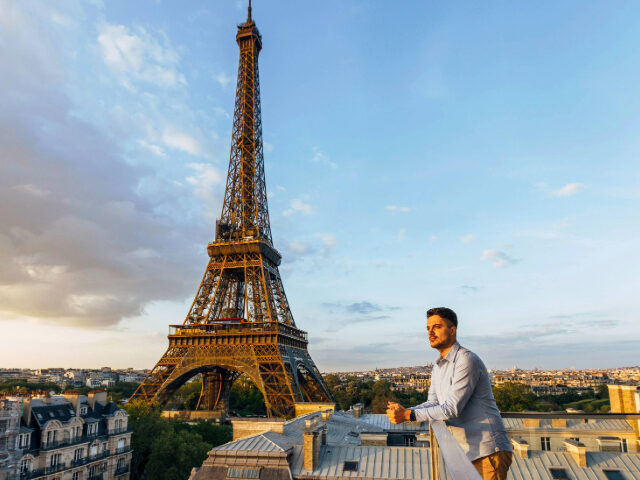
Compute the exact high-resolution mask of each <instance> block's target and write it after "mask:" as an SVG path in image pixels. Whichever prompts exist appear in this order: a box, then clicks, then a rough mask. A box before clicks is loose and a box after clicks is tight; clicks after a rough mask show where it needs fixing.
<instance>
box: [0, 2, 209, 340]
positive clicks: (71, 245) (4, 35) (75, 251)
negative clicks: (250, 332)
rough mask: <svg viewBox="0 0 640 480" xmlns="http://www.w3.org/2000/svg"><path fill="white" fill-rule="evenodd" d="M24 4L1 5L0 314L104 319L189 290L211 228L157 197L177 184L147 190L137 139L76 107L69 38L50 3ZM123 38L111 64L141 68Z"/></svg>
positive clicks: (62, 320)
mask: <svg viewBox="0 0 640 480" xmlns="http://www.w3.org/2000/svg"><path fill="white" fill-rule="evenodd" d="M22 5H23V4H22V3H12V2H9V3H8V5H6V4H5V7H6V8H5V7H3V8H5V10H4V11H3V15H2V16H0V44H2V45H11V49H9V50H10V52H7V51H6V49H5V51H3V52H1V53H0V57H1V58H2V62H0V65H1V67H0V68H2V70H3V72H4V74H2V75H0V89H1V90H2V92H3V95H1V96H0V145H2V151H3V152H2V174H0V263H1V264H2V266H3V267H2V269H0V319H2V320H11V319H16V318H20V319H25V318H26V319H29V318H33V319H37V320H38V321H39V322H42V323H51V324H65V325H71V326H76V327H83V328H97V327H105V326H109V325H115V324H118V323H119V322H120V321H121V320H122V319H123V318H129V317H136V316H138V315H140V314H141V313H142V312H143V311H144V310H145V308H147V306H148V305H150V304H151V303H153V302H157V301H161V300H169V301H176V300H179V301H181V300H183V299H184V298H185V297H187V296H190V295H192V294H193V293H194V289H195V288H196V287H197V281H198V280H197V279H198V277H199V275H200V274H201V272H200V268H201V267H202V266H203V265H202V263H201V262H200V261H199V260H198V258H197V257H196V255H195V253H194V252H197V251H198V247H201V245H199V244H198V243H197V242H196V243H194V242H195V240H194V239H198V238H201V237H204V236H205V231H204V229H203V228H202V227H200V226H199V225H198V224H190V223H188V221H187V220H186V219H185V218H184V216H182V217H180V216H176V217H170V216H169V215H168V214H166V213H162V211H161V209H160V208H158V205H160V204H162V203H163V202H166V204H169V205H174V204H177V203H179V201H180V195H179V194H178V192H177V191H176V189H175V188H173V187H172V184H171V183H169V182H168V183H166V184H163V186H165V187H166V188H164V189H163V191H162V194H161V195H159V201H158V203H156V202H151V201H149V200H148V198H146V197H144V196H142V195H141V193H140V191H141V185H144V184H145V183H146V182H149V181H150V180H152V181H155V182H157V181H159V180H157V178H156V177H155V172H151V171H149V170H147V169H142V168H138V167H136V166H133V165H132V164H131V163H129V162H128V161H127V159H125V158H123V156H122V153H121V152H123V151H124V150H125V149H124V148H123V146H124V145H126V144H130V143H135V142H136V139H135V138H133V137H132V136H126V135H124V136H121V135H113V132H112V131H111V130H109V126H108V125H103V126H101V127H96V126H95V125H93V124H92V123H90V122H89V121H88V120H85V119H83V118H82V116H81V115H79V114H78V110H77V109H76V105H74V102H73V99H72V98H71V97H70V95H71V94H72V93H73V89H71V88H69V85H73V83H70V74H71V72H70V71H68V70H67V69H66V67H65V65H66V64H67V62H69V61H70V60H69V58H67V57H65V55H67V56H71V55H72V54H73V53H75V52H74V49H73V48H70V47H71V46H72V45H71V43H70V41H69V40H68V38H67V37H65V38H62V37H59V36H57V35H58V34H57V33H55V32H56V31H57V30H56V31H53V30H47V26H48V25H49V23H47V21H46V19H47V18H48V13H47V12H46V8H42V9H39V10H38V11H37V12H35V13H34V14H33V15H31V14H29V15H27V14H23V12H22V11H21V10H20V7H21V6H22ZM43 32H44V33H43ZM65 32H66V30H65ZM119 32H120V33H122V30H119ZM107 33H109V32H107ZM111 33H114V32H111ZM125 34H126V32H125ZM60 35H62V34H60ZM130 36H131V35H130ZM44 38H46V41H43V39H44ZM130 40H131V39H130ZM105 41H106V40H105ZM131 41H134V43H135V40H131ZM107 44H108V42H107ZM118 45H119V44H115V45H111V47H113V48H116V47H117V46H118ZM119 48H120V50H119V54H120V55H121V57H110V61H112V65H113V66H114V67H115V66H116V65H118V62H122V64H121V66H122V67H123V68H125V67H126V68H125V77H126V78H128V79H131V78H136V75H138V74H140V75H144V74H146V73H145V72H147V71H148V70H145V68H146V66H145V65H143V64H140V65H139V67H140V68H138V66H136V64H135V62H132V60H131V59H130V58H128V57H127V56H126V54H127V53H131V52H135V51H136V48H137V47H135V48H134V46H131V45H129V46H126V45H125V46H122V45H120V47H119ZM127 48H130V50H127ZM131 49H132V50H131ZM160 53H161V54H164V53H165V52H160ZM147 54H148V52H146V50H144V49H143V53H142V54H141V55H142V58H143V59H145V58H146V55H147ZM114 55H115V53H114ZM167 55H168V54H167ZM165 60H166V59H165ZM158 61H159V60H158ZM127 62H129V63H127ZM168 63H171V62H168ZM7 72H11V74H10V75H9V74H7ZM90 73H91V72H87V75H89V74H90ZM101 73H102V72H100V73H95V75H100V74H101ZM96 83H97V82H96Z"/></svg>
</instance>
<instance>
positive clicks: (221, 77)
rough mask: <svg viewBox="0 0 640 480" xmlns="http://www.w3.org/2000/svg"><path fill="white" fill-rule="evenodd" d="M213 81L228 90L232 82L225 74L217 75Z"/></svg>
mask: <svg viewBox="0 0 640 480" xmlns="http://www.w3.org/2000/svg"><path fill="white" fill-rule="evenodd" d="M213 79H214V80H215V81H216V82H218V83H219V84H220V86H221V87H222V88H227V85H229V83H230V82H231V77H230V76H229V75H227V74H226V73H225V72H220V73H217V74H215V75H214V76H213Z"/></svg>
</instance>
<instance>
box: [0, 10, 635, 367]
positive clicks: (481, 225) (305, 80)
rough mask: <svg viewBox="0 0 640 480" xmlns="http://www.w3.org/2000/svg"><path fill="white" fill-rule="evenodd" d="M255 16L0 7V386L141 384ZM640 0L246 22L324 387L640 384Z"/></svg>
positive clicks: (209, 207) (155, 352) (174, 299)
mask: <svg viewBox="0 0 640 480" xmlns="http://www.w3.org/2000/svg"><path fill="white" fill-rule="evenodd" d="M245 9H246V2H239V1H238V2H228V1H225V2H223V1H221V0H219V1H214V2H205V1H200V2H190V3H189V4H188V5H186V6H185V5H178V4H175V3H171V2H163V1H159V2H156V3H154V4H153V6H151V5H150V4H145V3H137V2H136V3H134V2H123V1H110V2H105V3H104V4H103V3H102V2H80V1H77V2H75V1H67V2H55V3H35V2H11V1H8V0H0V11H2V12H3V13H2V14H1V15H0V45H5V46H6V45H11V48H0V69H1V73H0V88H1V91H2V92H3V93H2V94H0V144H1V145H2V146H3V149H2V150H3V155H2V166H1V169H2V174H1V175H0V261H1V262H2V265H3V267H2V269H0V320H1V321H2V327H3V329H4V330H3V335H2V337H3V346H2V348H1V349H0V366H2V367H5V368H9V367H46V366H56V367H87V368H90V367H101V366H106V365H109V366H111V367H114V368H120V367H134V368H151V367H153V365H154V364H155V362H156V361H157V360H158V358H160V356H161V355H162V353H163V352H164V350H165V349H166V346H167V339H166V334H167V326H168V325H169V324H180V323H182V322H183V320H184V318H185V315H186V314H187V311H188V309H189V306H190V304H191V302H192V300H193V296H194V295H195V293H196V289H197V287H198V285H199V282H200V279H201V277H202V273H203V271H204V268H205V266H206V262H207V253H206V249H205V247H206V244H207V243H208V242H209V241H210V240H211V239H212V238H213V235H214V225H215V220H216V218H217V217H219V215H220V207H221V201H222V195H223V192H224V182H225V178H226V169H227V164H228V160H229V158H228V157H229V138H230V136H231V126H232V125H231V116H232V114H233V102H234V88H235V74H236V68H237V61H238V59H237V48H236V47H235V45H233V40H232V39H233V38H234V36H235V31H236V27H235V25H234V22H235V23H240V22H241V21H243V19H244V17H245V15H246V13H245ZM639 10H640V5H637V4H635V3H631V2H629V3H626V4H625V3H621V4H619V5H618V6H617V8H615V9H611V8H607V7H606V6H605V5H585V4H583V3H579V2H563V3H562V4H557V3H553V2H549V3H545V4H540V3H539V2H538V3H536V4H532V5H524V4H520V5H509V4H507V5H499V6H497V5H496V6H492V5H478V4H475V3H472V2H460V3H457V4H455V5H453V4H437V3H432V2H411V3H409V2H403V3H402V4H401V5H399V4H398V3H397V2H382V1H375V2H365V1H353V2H349V3H348V4H346V6H345V3H344V2H337V1H328V2H316V3H310V4H300V2H294V1H284V0H283V1H280V2H266V1H260V0H258V1H256V2H254V6H253V12H254V13H253V14H254V18H255V19H256V20H257V21H258V22H259V24H260V31H261V33H262V35H263V38H264V44H263V50H262V53H261V55H260V75H261V76H260V80H261V90H262V118H263V128H264V140H265V161H266V182H267V187H268V196H269V207H270V215H271V227H272V231H273V234H274V239H273V240H274V246H275V247H276V248H277V249H278V250H279V251H280V252H281V253H282V256H283V263H282V266H281V267H280V271H281V273H282V276H283V281H284V287H285V289H286V292H287V297H288V299H289V302H290V304H291V309H292V312H293V315H294V317H295V319H296V322H297V325H298V326H299V327H300V328H302V329H304V330H306V331H308V332H309V351H310V353H311V355H312V356H313V358H314V360H315V362H316V364H317V365H318V367H319V368H320V370H322V371H346V370H365V369H373V368H376V367H393V366H400V365H419V364H426V363H427V362H432V361H433V360H434V358H435V356H436V355H435V352H433V351H431V349H429V348H428V346H427V343H426V338H425V337H426V332H425V322H426V319H425V315H424V314H425V311H426V309H427V308H429V307H432V306H449V307H451V308H453V309H454V310H456V312H457V313H458V316H459V319H460V328H459V338H460V341H461V343H462V344H463V345H465V346H467V347H469V348H470V349H472V350H473V351H475V352H477V353H478V354H480V356H481V357H482V358H483V359H484V361H485V363H486V364H487V366H488V367H489V368H491V367H495V368H510V367H511V366H513V365H514V364H517V365H518V366H521V367H523V368H533V367H536V366H538V367H543V368H564V367H577V368H606V367H616V366H625V365H637V364H638V356H637V352H638V348H639V347H640V332H639V330H638V328H637V323H638V320H639V318H638V311H639V309H638V302H637V292H638V291H640V282H639V280H638V274H637V272H638V270H639V269H640V253H639V251H638V247H637V246H638V240H639V233H640V218H639V215H638V208H637V205H638V200H640V193H639V192H640V190H639V189H638V185H639V183H638V181H639V180H640V175H639V173H640V172H639V166H638V165H639V163H638V159H637V158H638V136H637V131H638V127H639V123H640V121H639V119H640V100H639V99H640V91H639V90H640V86H638V82H637V78H638V76H639V73H640V71H639V70H640V52H639V51H638V48H637V47H636V45H639V44H640V31H639V30H638V29H637V21H636V20H635V19H637V18H638V15H639V14H640V11H639Z"/></svg>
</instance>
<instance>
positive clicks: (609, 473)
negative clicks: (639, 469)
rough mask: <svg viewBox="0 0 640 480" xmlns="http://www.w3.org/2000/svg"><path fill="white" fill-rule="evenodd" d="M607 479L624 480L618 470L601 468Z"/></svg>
mask: <svg viewBox="0 0 640 480" xmlns="http://www.w3.org/2000/svg"><path fill="white" fill-rule="evenodd" d="M602 473H604V476H605V477H607V480H625V478H624V475H622V472H621V471H620V470H602Z"/></svg>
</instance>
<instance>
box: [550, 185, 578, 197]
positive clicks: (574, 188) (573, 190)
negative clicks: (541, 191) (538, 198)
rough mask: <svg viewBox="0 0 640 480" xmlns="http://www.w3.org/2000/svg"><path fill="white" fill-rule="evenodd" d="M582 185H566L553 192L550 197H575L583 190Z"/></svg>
mask: <svg viewBox="0 0 640 480" xmlns="http://www.w3.org/2000/svg"><path fill="white" fill-rule="evenodd" d="M585 188H586V187H585V185H584V184H582V183H567V184H566V185H565V186H564V187H562V188H559V189H557V190H553V191H552V192H551V193H550V195H551V196H552V197H570V196H572V195H576V194H577V193H580V192H581V191H583V190H584V189H585Z"/></svg>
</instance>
